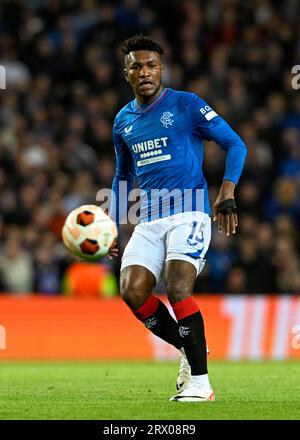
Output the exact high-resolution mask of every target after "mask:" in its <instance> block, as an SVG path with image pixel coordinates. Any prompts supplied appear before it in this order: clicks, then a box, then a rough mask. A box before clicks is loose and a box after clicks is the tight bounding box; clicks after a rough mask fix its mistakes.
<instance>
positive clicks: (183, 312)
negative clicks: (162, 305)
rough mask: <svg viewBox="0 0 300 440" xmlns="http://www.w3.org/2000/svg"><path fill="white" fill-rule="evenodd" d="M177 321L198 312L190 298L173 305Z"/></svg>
mask: <svg viewBox="0 0 300 440" xmlns="http://www.w3.org/2000/svg"><path fill="white" fill-rule="evenodd" d="M172 307H173V310H174V313H175V316H176V318H177V321H179V320H180V319H183V318H186V317H187V316H190V315H193V314H194V313H197V312H199V306H198V304H197V302H196V301H195V300H194V298H193V297H192V296H189V297H188V298H185V299H183V300H181V301H179V302H177V303H175V304H173V306H172Z"/></svg>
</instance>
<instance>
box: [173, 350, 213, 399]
mask: <svg viewBox="0 0 300 440" xmlns="http://www.w3.org/2000/svg"><path fill="white" fill-rule="evenodd" d="M179 351H180V353H181V355H180V364H179V373H178V377H177V379H176V390H177V391H183V390H185V389H186V387H187V384H188V382H189V380H190V379H191V367H190V365H189V363H188V360H187V357H186V355H185V352H184V348H181V349H180V350H179ZM206 352H207V354H209V353H210V351H209V348H208V347H206Z"/></svg>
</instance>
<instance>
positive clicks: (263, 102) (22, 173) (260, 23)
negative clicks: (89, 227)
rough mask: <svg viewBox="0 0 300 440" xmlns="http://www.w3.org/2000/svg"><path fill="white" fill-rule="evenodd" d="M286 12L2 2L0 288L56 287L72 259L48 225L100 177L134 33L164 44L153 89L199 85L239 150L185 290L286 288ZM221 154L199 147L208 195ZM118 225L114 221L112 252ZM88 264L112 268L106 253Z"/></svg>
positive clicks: (291, 130)
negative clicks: (126, 44)
mask: <svg viewBox="0 0 300 440" xmlns="http://www.w3.org/2000/svg"><path fill="white" fill-rule="evenodd" d="M299 9H300V4H299V2H298V1H296V0H287V1H284V2H281V1H269V0H257V1H229V0H227V1H225V0H224V1H221V0H220V1H216V0H210V1H209V2H207V1H194V0H190V1H165V0H164V1H161V0H160V1H158V0H152V1H151V0H149V1H146V0H145V1H142V0H127V1H126V0H125V1H109V2H106V1H93V0H90V1H88V0H86V1H75V0H69V1H57V0H50V1H38V0H36V1H1V2H0V64H1V65H3V66H4V67H5V68H6V74H7V88H6V90H1V91H0V194H1V196H0V248H1V254H0V255H1V256H0V289H1V290H2V291H8V292H12V293H14V292H18V293H19V294H26V293H27V292H32V291H35V292H42V293H44V294H59V293H63V292H64V280H65V274H66V270H67V268H68V266H69V265H70V264H71V263H72V262H73V261H74V260H73V258H72V257H71V256H70V255H69V254H68V252H67V251H66V250H65V248H64V247H63V245H62V243H61V227H62V225H63V222H64V219H65V217H66V215H67V214H68V213H69V212H70V211H71V210H72V209H74V208H76V207H78V206H79V205H82V204H86V203H96V200H95V198H96V193H97V191H98V190H99V189H100V188H104V187H110V185H111V182H112V179H113V176H114V169H115V161H114V150H113V144H112V133H111V132H112V122H113V119H114V116H115V115H116V113H117V112H118V110H119V109H120V108H121V107H122V106H123V105H124V104H126V103H127V102H128V101H129V100H131V99H132V92H131V90H130V88H129V87H128V85H127V83H126V82H125V80H124V79H123V71H122V69H123V65H122V59H121V56H120V52H119V49H120V44H121V42H122V40H123V39H124V38H127V37H129V36H132V35H133V34H134V33H136V32H140V31H142V32H144V33H146V34H149V35H151V36H152V37H153V38H154V39H157V40H158V41H160V43H161V44H162V45H163V46H164V47H165V49H166V57H165V66H166V73H165V85H167V86H169V87H172V88H175V89H183V90H188V91H193V92H195V93H197V94H199V96H201V97H202V98H203V99H205V100H206V101H207V102H208V103H209V105H211V106H212V107H213V108H214V109H215V110H216V111H217V112H218V113H219V114H220V115H221V116H223V117H224V118H225V119H226V120H227V121H228V122H229V123H230V124H231V126H232V127H233V128H234V129H235V130H236V131H237V132H238V133H239V134H240V135H241V137H242V138H243V139H244V141H245V143H246V145H247V147H248V157H247V161H246V165H245V171H244V173H243V176H242V178H241V180H240V184H239V188H238V191H237V202H238V207H239V215H240V225H239V231H238V235H237V236H236V237H234V238H230V239H228V238H226V237H224V235H220V234H218V232H217V231H216V230H215V228H214V231H213V239H212V243H211V247H210V250H209V252H208V254H207V264H206V267H205V270H204V272H203V274H202V276H201V277H200V278H199V279H198V280H197V283H196V286H195V289H196V290H197V291H198V292H228V293H230V292H232V293H238V292H245V293H263V292H279V293H290V292H299V291H300V270H299V269H300V244H299V225H300V222H299V217H300V216H299V214H300V197H299V190H300V90H295V89H293V88H292V83H291V80H292V77H293V75H292V73H291V69H292V66H293V65H296V64H300V25H299V16H300V10H299ZM224 158H225V156H224V153H223V152H222V151H221V150H220V148H219V147H218V146H217V145H215V144H214V143H213V142H209V143H207V144H206V146H205V163H204V170H205V176H206V178H207V180H208V184H209V188H210V193H211V197H212V200H214V198H215V196H216V193H217V191H218V188H219V186H220V184H221V181H222V176H223V172H224ZM130 234H131V228H130V227H124V228H123V230H122V232H121V236H120V240H119V245H120V247H121V250H123V249H124V246H125V244H126V242H127V240H128V238H129V236H130ZM99 264H101V265H105V266H106V268H107V270H109V271H112V272H113V273H114V274H115V275H116V277H117V276H118V270H119V261H114V262H113V263H111V262H109V261H108V260H106V259H104V260H102V261H101V262H100V263H99ZM158 289H160V290H162V289H163V286H162V285H160V286H158Z"/></svg>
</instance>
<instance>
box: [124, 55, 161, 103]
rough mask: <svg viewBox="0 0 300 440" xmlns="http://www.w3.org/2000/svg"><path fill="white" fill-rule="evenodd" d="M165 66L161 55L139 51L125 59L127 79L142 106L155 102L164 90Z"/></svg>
mask: <svg viewBox="0 0 300 440" xmlns="http://www.w3.org/2000/svg"><path fill="white" fill-rule="evenodd" d="M163 70H164V66H163V64H162V62H161V59H160V55H159V54H158V53H157V52H154V51H150V50H137V51H134V52H130V53H129V54H128V55H126V57H125V77H126V80H127V81H128V82H129V83H130V85H131V87H132V89H133V91H134V94H135V96H136V97H137V98H138V100H139V102H140V103H141V104H143V103H147V102H151V101H154V99H156V97H157V96H158V95H159V94H160V92H161V89H162V74H163Z"/></svg>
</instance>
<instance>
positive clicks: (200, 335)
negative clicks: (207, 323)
mask: <svg viewBox="0 0 300 440" xmlns="http://www.w3.org/2000/svg"><path fill="white" fill-rule="evenodd" d="M173 310H174V313H175V315H176V318H177V321H178V328H179V334H180V336H181V339H182V345H183V348H184V351H185V354H186V357H187V360H188V362H189V364H190V366H191V373H192V375H202V374H207V354H206V340H205V332H204V322H203V318H202V315H201V313H200V310H199V307H198V304H197V302H196V301H195V299H194V298H193V297H192V296H189V297H188V298H185V299H183V300H182V301H178V302H177V303H175V304H173Z"/></svg>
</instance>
